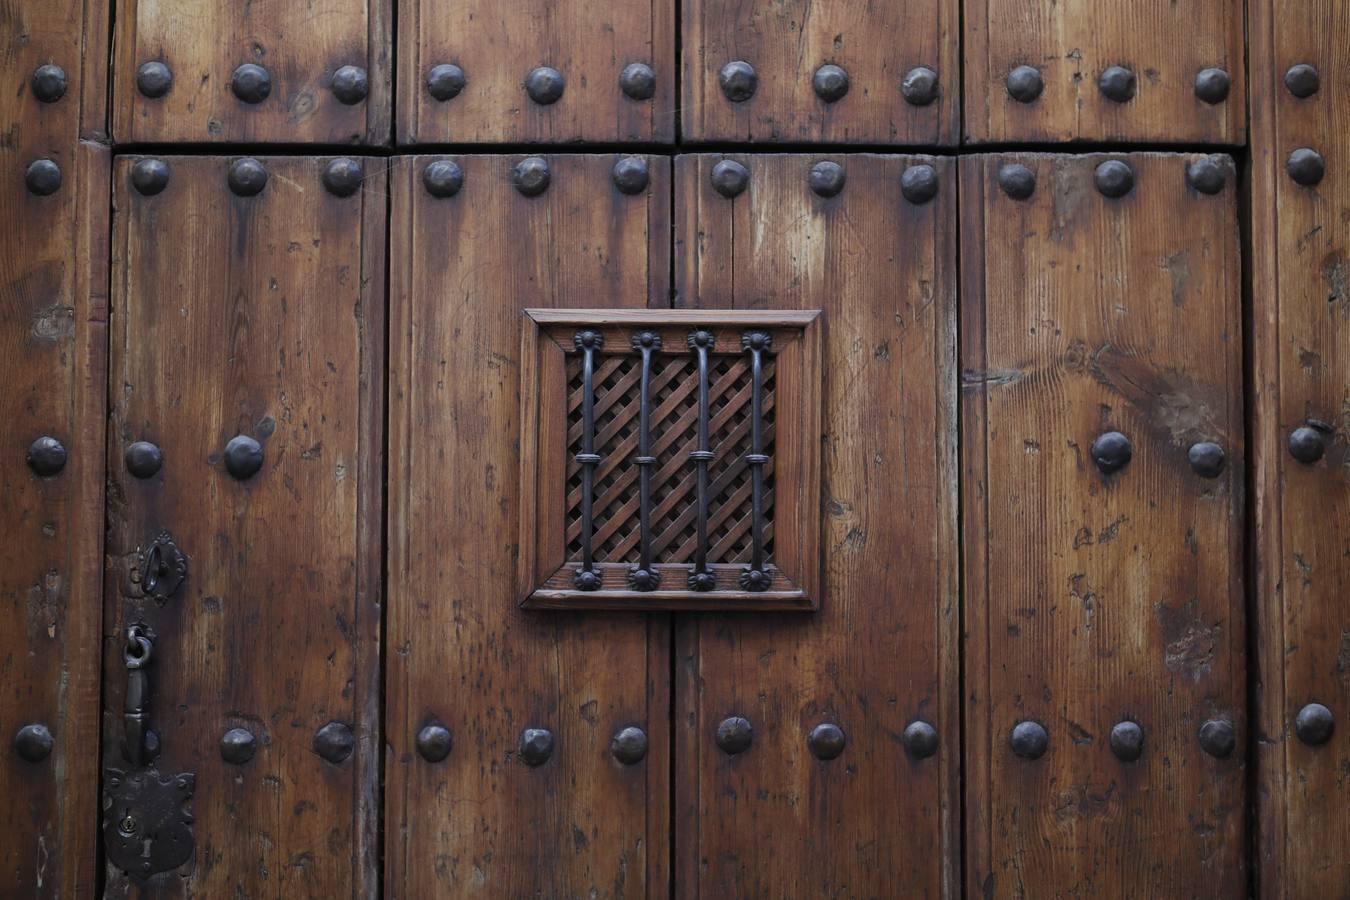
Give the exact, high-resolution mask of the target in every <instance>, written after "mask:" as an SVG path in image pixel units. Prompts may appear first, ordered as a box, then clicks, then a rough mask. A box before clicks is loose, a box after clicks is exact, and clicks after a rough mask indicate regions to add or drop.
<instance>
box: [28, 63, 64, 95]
mask: <svg viewBox="0 0 1350 900" xmlns="http://www.w3.org/2000/svg"><path fill="white" fill-rule="evenodd" d="M32 87H33V96H34V97H36V98H38V99H39V100H41V101H42V102H43V103H55V102H56V101H57V100H60V99H61V98H62V97H64V96H65V95H66V70H65V69H63V68H61V67H60V66H58V65H55V64H53V63H47V64H46V65H42V66H38V67H37V68H36V69H34V70H33V80H32Z"/></svg>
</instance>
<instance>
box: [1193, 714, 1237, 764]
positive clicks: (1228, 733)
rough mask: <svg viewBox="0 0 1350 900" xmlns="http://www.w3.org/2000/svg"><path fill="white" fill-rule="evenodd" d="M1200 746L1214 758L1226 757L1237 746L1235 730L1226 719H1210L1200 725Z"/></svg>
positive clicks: (1231, 753)
mask: <svg viewBox="0 0 1350 900" xmlns="http://www.w3.org/2000/svg"><path fill="white" fill-rule="evenodd" d="M1199 739H1200V748H1201V749H1202V750H1204V751H1205V752H1206V753H1208V754H1209V755H1210V756H1212V757H1214V758H1215V759H1227V758H1228V757H1229V756H1232V755H1233V750H1234V749H1235V748H1236V747H1237V732H1235V731H1234V730H1233V723H1232V722H1230V721H1228V720H1227V719H1210V720H1209V721H1208V722H1206V723H1205V724H1203V725H1201V726H1200V734H1199Z"/></svg>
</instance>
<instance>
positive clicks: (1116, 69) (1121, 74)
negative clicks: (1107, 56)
mask: <svg viewBox="0 0 1350 900" xmlns="http://www.w3.org/2000/svg"><path fill="white" fill-rule="evenodd" d="M1137 86H1138V85H1137V82H1136V81H1135V77H1134V73H1133V72H1131V71H1130V70H1129V69H1127V68H1125V67H1124V66H1108V67H1107V68H1106V69H1104V70H1103V71H1102V74H1101V75H1100V76H1099V77H1098V78H1097V90H1099V91H1101V92H1102V96H1103V97H1105V98H1106V99H1107V100H1112V101H1114V102H1116V103H1128V102H1129V101H1131V100H1133V99H1134V92H1135V88H1136V87H1137Z"/></svg>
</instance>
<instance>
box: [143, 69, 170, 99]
mask: <svg viewBox="0 0 1350 900" xmlns="http://www.w3.org/2000/svg"><path fill="white" fill-rule="evenodd" d="M171 87H173V72H172V71H170V69H169V67H168V66H166V65H165V64H164V63H162V62H160V61H159V60H157V59H152V60H150V61H149V62H143V63H141V67H140V68H139V69H137V70H136V90H138V91H140V92H141V96H142V97H146V98H148V99H150V100H158V99H159V98H160V97H163V96H164V95H165V94H167V93H168V92H169V88H171Z"/></svg>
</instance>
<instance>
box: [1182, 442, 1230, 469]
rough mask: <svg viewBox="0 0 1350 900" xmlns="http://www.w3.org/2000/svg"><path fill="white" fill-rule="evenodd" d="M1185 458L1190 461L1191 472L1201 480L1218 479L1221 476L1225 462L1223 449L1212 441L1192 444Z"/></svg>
mask: <svg viewBox="0 0 1350 900" xmlns="http://www.w3.org/2000/svg"><path fill="white" fill-rule="evenodd" d="M1186 457H1187V459H1189V460H1190V461H1191V471H1193V472H1195V474H1197V475H1199V476H1200V477H1201V478H1218V477H1219V476H1220V475H1222V474H1223V467H1224V463H1225V461H1226V459H1225V456H1224V452H1223V448H1222V447H1220V446H1219V445H1218V444H1216V443H1214V442H1213V441H1200V442H1199V443H1197V444H1192V445H1191V449H1190V450H1187V451H1186Z"/></svg>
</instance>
